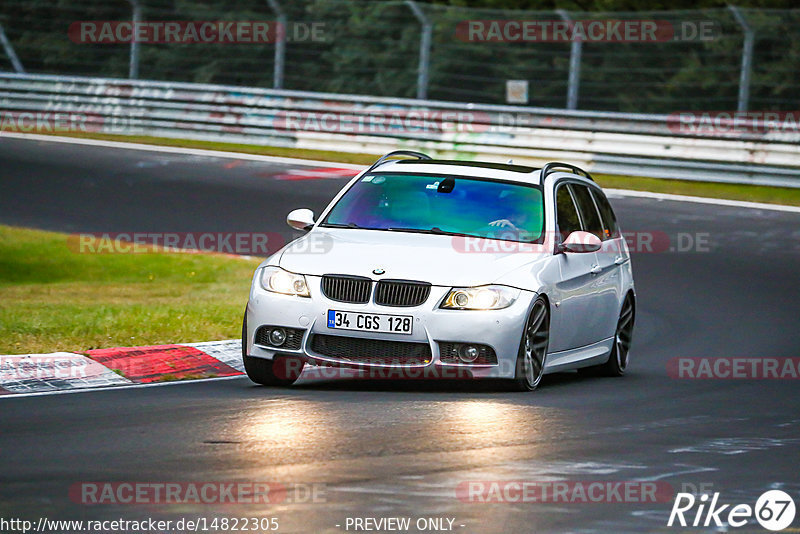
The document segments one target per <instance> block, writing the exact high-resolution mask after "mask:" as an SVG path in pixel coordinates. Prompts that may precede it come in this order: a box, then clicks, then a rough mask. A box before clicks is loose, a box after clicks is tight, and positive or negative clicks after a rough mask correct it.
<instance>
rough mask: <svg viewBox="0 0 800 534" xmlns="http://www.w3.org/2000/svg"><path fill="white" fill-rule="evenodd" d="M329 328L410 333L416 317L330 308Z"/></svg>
mask: <svg viewBox="0 0 800 534" xmlns="http://www.w3.org/2000/svg"><path fill="white" fill-rule="evenodd" d="M328 328H335V329H337V330H358V331H360V332H380V333H383V334H407V335H410V334H411V333H412V331H413V328H414V318H413V317H412V316H410V315H384V314H381V313H357V312H345V311H337V310H328Z"/></svg>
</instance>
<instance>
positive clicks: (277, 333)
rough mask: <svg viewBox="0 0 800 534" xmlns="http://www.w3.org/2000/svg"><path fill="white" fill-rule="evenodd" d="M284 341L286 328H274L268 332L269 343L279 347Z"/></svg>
mask: <svg viewBox="0 0 800 534" xmlns="http://www.w3.org/2000/svg"><path fill="white" fill-rule="evenodd" d="M285 341H286V330H284V329H283V328H276V329H275V330H273V331H272V332H270V333H269V342H270V344H271V345H274V346H276V347H280V346H281V345H283V344H284V342H285Z"/></svg>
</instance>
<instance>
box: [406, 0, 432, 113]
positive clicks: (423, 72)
mask: <svg viewBox="0 0 800 534" xmlns="http://www.w3.org/2000/svg"><path fill="white" fill-rule="evenodd" d="M406 4H408V7H409V8H411V12H412V13H414V16H415V17H417V20H418V21H419V22H420V24H422V33H421V34H420V38H419V67H418V68H417V98H418V99H420V100H426V99H427V98H428V73H429V70H430V63H431V37H432V35H433V23H432V22H431V19H429V18H428V16H427V15H425V13H424V12H423V11H422V10H421V9H420V8H419V6H418V5H417V3H416V2H414V0H406Z"/></svg>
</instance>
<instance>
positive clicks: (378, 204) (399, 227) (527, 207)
mask: <svg viewBox="0 0 800 534" xmlns="http://www.w3.org/2000/svg"><path fill="white" fill-rule="evenodd" d="M322 226H324V227H342V228H364V229H370V230H386V231H399V232H417V233H433V234H455V235H467V236H475V237H485V238H490V239H503V240H509V241H524V242H535V241H537V240H539V239H540V237H541V236H542V233H543V226H544V208H543V200H542V192H541V190H540V189H539V188H538V187H536V186H534V185H528V184H519V183H513V182H501V181H495V180H486V179H480V178H467V177H462V176H434V175H429V174H428V175H414V174H401V173H384V174H369V175H366V176H364V177H362V178H361V179H360V180H359V181H358V182H356V183H355V184H353V186H352V187H351V188H350V189H348V190H347V192H346V193H345V194H344V195H343V196H342V198H340V199H339V201H338V202H337V203H336V205H335V206H334V207H333V209H331V211H330V212H329V213H328V216H327V217H326V218H325V220H324V221H323V223H322Z"/></svg>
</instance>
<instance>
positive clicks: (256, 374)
mask: <svg viewBox="0 0 800 534" xmlns="http://www.w3.org/2000/svg"><path fill="white" fill-rule="evenodd" d="M242 360H243V361H244V370H245V372H246V373H247V377H248V378H249V379H250V380H252V381H253V382H255V383H256V384H261V385H262V386H284V387H288V386H291V385H292V384H294V383H295V382H296V381H297V379H298V378H300V373H302V372H303V367H304V365H305V362H303V360H301V359H300V358H295V357H290V356H277V355H276V356H274V357H273V358H272V359H271V360H265V359H264V358H254V357H252V356H248V355H247V316H245V318H244V320H243V321H242Z"/></svg>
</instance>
